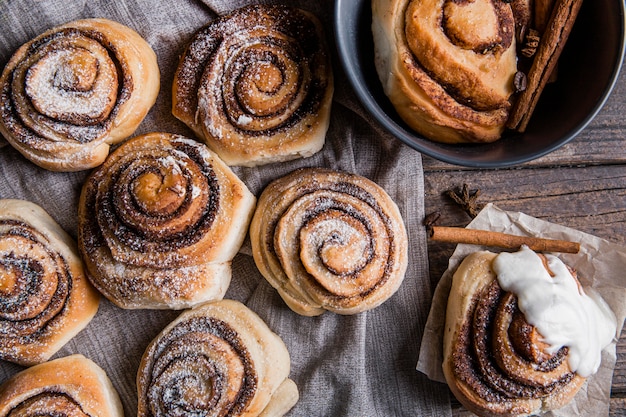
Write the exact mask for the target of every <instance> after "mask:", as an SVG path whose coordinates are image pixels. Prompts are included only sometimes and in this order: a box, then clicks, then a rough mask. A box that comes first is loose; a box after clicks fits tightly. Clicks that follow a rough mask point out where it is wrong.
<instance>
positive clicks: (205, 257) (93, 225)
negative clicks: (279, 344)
mask: <svg viewBox="0 0 626 417" xmlns="http://www.w3.org/2000/svg"><path fill="white" fill-rule="evenodd" d="M255 201H256V199H255V197H254V196H253V195H252V193H251V192H250V191H249V190H248V188H247V187H246V185H245V184H244V183H243V182H242V181H241V180H240V179H239V178H238V177H237V176H236V175H235V174H234V173H233V172H232V170H230V168H229V167H228V166H226V165H225V164H224V163H223V162H222V161H221V160H220V159H219V158H218V157H217V155H215V154H214V153H213V152H211V151H210V150H209V149H208V148H207V147H206V146H205V145H203V144H201V143H198V142H196V141H194V140H191V139H187V138H184V137H182V136H178V135H172V134H167V133H149V134H145V135H142V136H138V137H135V138H133V139H130V140H129V141H127V142H125V143H124V144H122V145H121V146H120V147H119V148H117V149H116V150H115V152H113V153H112V154H111V155H110V156H109V158H107V160H106V161H105V163H104V164H103V165H102V166H101V167H99V168H98V169H97V170H96V171H94V172H93V173H92V174H91V175H90V177H89V178H88V179H87V181H86V182H85V184H84V186H83V191H82V193H81V198H80V201H79V217H78V225H79V234H78V241H79V248H80V250H81V254H82V256H83V258H84V259H85V263H86V265H87V270H88V272H89V278H90V279H91V280H92V282H93V283H94V285H95V286H96V287H97V288H98V289H99V290H100V291H101V292H102V293H103V294H104V295H105V296H106V297H107V298H109V299H110V300H111V301H113V302H114V303H115V304H117V305H118V306H120V307H123V308H174V309H179V308H186V307H189V306H192V305H195V304H198V303H201V302H204V301H208V300H214V299H220V298H222V297H223V296H224V293H225V292H226V289H227V288H228V285H229V283H230V276H231V272H230V263H231V260H232V258H233V257H234V256H235V254H236V253H237V251H238V250H239V248H240V246H241V244H242V242H243V239H244V237H245V234H246V232H247V227H248V223H249V221H250V218H251V217H252V213H253V211H254V205H255Z"/></svg>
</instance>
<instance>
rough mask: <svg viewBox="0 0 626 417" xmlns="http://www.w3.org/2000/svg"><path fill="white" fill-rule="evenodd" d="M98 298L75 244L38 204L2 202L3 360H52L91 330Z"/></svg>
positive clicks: (0, 331) (28, 362)
mask: <svg viewBox="0 0 626 417" xmlns="http://www.w3.org/2000/svg"><path fill="white" fill-rule="evenodd" d="M99 301H100V296H99V294H98V292H97V291H96V290H95V289H94V288H93V287H92V286H91V284H90V283H89V281H88V280H87V278H86V277H85V272H84V266H83V262H82V261H81V260H80V257H79V255H78V249H77V248H76V242H74V241H73V239H72V238H71V237H70V236H69V235H68V234H67V233H66V232H65V231H64V230H63V229H61V227H60V226H59V225H58V224H57V223H56V222H55V221H54V219H52V217H50V215H48V213H46V212H45V211H44V210H43V209H42V208H41V207H39V206H38V205H36V204H34V203H31V202H28V201H23V200H8V199H6V200H0V359H3V360H7V361H11V362H15V363H18V364H21V365H27V366H28V365H33V364H36V363H40V362H44V361H46V360H48V359H49V358H50V357H51V356H52V355H53V354H54V353H56V352H57V351H58V350H59V349H60V348H61V347H62V346H63V345H65V344H66V343H67V342H68V341H69V340H70V339H71V338H72V337H74V336H75V335H76V334H77V333H78V332H80V331H81V330H82V329H83V328H85V327H86V326H87V324H88V323H89V322H90V321H91V319H92V318H93V317H94V316H95V314H96V312H97V310H98V304H99Z"/></svg>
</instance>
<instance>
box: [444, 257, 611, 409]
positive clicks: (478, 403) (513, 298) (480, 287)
mask: <svg viewBox="0 0 626 417" xmlns="http://www.w3.org/2000/svg"><path fill="white" fill-rule="evenodd" d="M592 295H593V293H590V294H589V295H587V294H585V291H584V290H583V289H582V287H581V286H580V283H579V282H578V281H577V279H576V274H575V272H574V271H572V270H571V269H569V268H568V267H567V266H565V264H563V263H562V262H561V261H560V260H559V259H558V258H556V257H554V256H551V255H539V254H536V253H535V252H533V251H531V250H530V249H528V248H523V249H522V250H520V251H519V252H517V253H514V254H509V253H502V254H500V255H496V254H495V253H492V252H486V251H482V252H476V253H473V254H471V255H469V256H468V257H467V258H466V259H465V260H464V261H463V262H462V263H461V265H460V266H459V268H458V270H457V272H456V273H455V274H454V277H453V283H452V289H451V291H450V296H449V299H448V307H447V313H446V327H445V329H446V330H445V333H444V363H443V370H444V375H445V377H446V381H447V382H448V384H449V386H450V388H451V390H452V392H453V393H454V394H455V396H456V397H457V399H458V400H459V401H460V402H461V403H462V404H463V405H464V406H465V407H466V408H468V409H469V410H470V411H472V412H474V413H476V414H478V415H479V416H512V417H517V416H526V415H534V414H535V413H542V412H547V411H550V410H554V409H557V408H560V407H562V406H563V405H565V404H567V403H568V402H569V401H571V400H572V398H573V397H574V395H575V394H576V393H577V392H578V391H579V389H580V388H581V387H582V385H583V383H584V382H585V380H586V378H587V377H589V376H591V375H592V374H593V373H595V371H596V370H597V369H598V367H599V364H600V353H601V350H602V349H603V348H604V347H605V346H607V345H608V344H609V343H610V342H611V340H612V338H613V337H615V332H616V330H615V329H616V326H615V317H614V316H613V315H612V312H611V311H610V309H609V308H608V306H607V305H606V304H605V303H604V301H603V300H602V299H600V298H598V297H595V296H594V297H593V298H592Z"/></svg>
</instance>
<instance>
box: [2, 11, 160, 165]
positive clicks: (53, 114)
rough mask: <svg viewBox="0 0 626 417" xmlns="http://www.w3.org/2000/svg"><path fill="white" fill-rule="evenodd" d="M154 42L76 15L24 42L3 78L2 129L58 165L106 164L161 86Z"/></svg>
mask: <svg viewBox="0 0 626 417" xmlns="http://www.w3.org/2000/svg"><path fill="white" fill-rule="evenodd" d="M159 83H160V76H159V68H158V65H157V61H156V55H155V53H154V51H153V50H152V48H151V47H150V45H148V43H147V42H146V41H145V40H144V39H143V38H142V37H141V36H140V35H139V34H138V33H136V32H135V31H134V30H132V29H131V28H129V27H126V26H124V25H121V24H119V23H117V22H114V21H111V20H107V19H84V20H77V21H73V22H70V23H67V24H64V25H61V26H58V27H55V28H52V29H50V30H48V31H46V32H44V33H43V34H41V35H39V36H37V37H36V38H34V39H32V40H31V41H29V42H27V43H26V44H24V45H22V46H21V47H20V48H19V49H18V50H17V51H16V52H15V54H14V55H13V57H12V58H11V60H10V61H9V63H8V64H7V66H6V67H5V69H4V71H3V73H2V77H1V78H0V89H1V90H0V94H1V97H2V106H0V132H1V133H2V134H3V135H4V137H5V138H6V139H7V140H8V141H9V143H11V145H13V146H14V147H15V148H16V149H17V150H19V151H20V152H21V153H22V154H23V155H24V156H25V157H26V158H28V159H29V160H31V161H32V162H34V163H36V164H37V165H39V166H41V167H43V168H46V169H49V170H53V171H78V170H84V169H88V168H92V167H95V166H98V165H100V164H101V163H102V162H103V161H104V159H105V158H106V156H107V155H108V153H109V148H110V146H111V145H113V144H116V143H119V142H120V141H122V140H124V139H126V138H127V137H128V136H130V135H131V134H132V133H133V132H134V131H135V129H136V128H137V127H138V126H139V124H140V123H141V121H142V120H143V118H144V117H145V115H146V114H147V112H148V110H149V109H150V108H151V107H152V105H153V104H154V102H155V101H156V97H157V94H158V92H159Z"/></svg>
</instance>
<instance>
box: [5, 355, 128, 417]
mask: <svg viewBox="0 0 626 417" xmlns="http://www.w3.org/2000/svg"><path fill="white" fill-rule="evenodd" d="M44 415H46V416H73V417H87V416H90V417H123V416H124V411H123V409H122V403H121V401H120V399H119V396H118V394H117V392H116V391H115V388H114V387H113V384H111V381H110V380H109V378H108V376H107V374H106V373H105V371H104V370H103V369H102V368H100V367H99V366H98V365H96V364H95V363H94V362H93V361H91V360H89V359H87V358H85V357H84V356H82V355H71V356H67V357H64V358H59V359H55V360H52V361H50V362H45V363H42V364H39V365H35V366H33V367H31V368H28V369H26V370H24V371H22V372H20V373H18V374H15V375H14V376H13V377H11V378H9V379H8V380H7V381H5V382H4V383H3V384H2V386H0V417H10V416H21V417H38V416H44Z"/></svg>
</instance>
